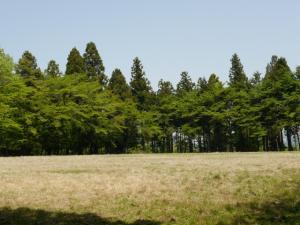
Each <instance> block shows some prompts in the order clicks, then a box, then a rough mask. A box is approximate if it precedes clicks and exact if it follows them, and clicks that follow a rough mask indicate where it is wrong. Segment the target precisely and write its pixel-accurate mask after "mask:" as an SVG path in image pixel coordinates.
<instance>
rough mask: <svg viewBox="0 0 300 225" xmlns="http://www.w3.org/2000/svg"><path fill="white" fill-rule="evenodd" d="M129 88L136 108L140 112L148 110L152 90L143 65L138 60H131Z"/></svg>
mask: <svg viewBox="0 0 300 225" xmlns="http://www.w3.org/2000/svg"><path fill="white" fill-rule="evenodd" d="M130 87H131V91H132V95H133V97H134V98H135V100H136V102H137V106H138V108H139V109H141V110H147V109H149V106H150V105H149V104H150V103H151V101H152V99H153V94H152V88H151V86H150V82H149V80H148V79H147V78H146V74H145V71H144V68H143V65H142V63H141V61H140V60H139V58H135V59H134V60H133V65H132V67H131V81H130Z"/></svg>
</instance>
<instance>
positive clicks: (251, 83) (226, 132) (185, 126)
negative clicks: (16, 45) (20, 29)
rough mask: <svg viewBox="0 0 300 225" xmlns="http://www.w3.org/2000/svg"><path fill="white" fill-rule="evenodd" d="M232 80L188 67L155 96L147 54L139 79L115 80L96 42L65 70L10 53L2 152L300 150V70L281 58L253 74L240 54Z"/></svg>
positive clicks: (2, 101) (3, 77)
mask: <svg viewBox="0 0 300 225" xmlns="http://www.w3.org/2000/svg"><path fill="white" fill-rule="evenodd" d="M228 75H229V77H228V82H226V83H224V82H221V81H220V79H219V78H218V76H217V75H216V74H211V75H210V76H209V78H208V79H206V78H205V77H200V78H199V79H198V81H193V80H192V79H191V77H190V76H189V74H188V72H186V71H184V72H182V73H181V74H180V81H179V82H178V83H177V85H176V86H175V85H174V86H173V84H172V83H171V82H170V81H165V80H162V79H161V80H160V81H159V83H158V88H157V91H154V89H153V88H152V86H151V84H150V82H149V80H148V79H147V76H146V72H145V71H144V69H143V65H142V62H141V60H140V59H139V58H135V59H133V64H132V67H131V79H130V81H129V82H127V81H126V79H125V77H124V75H123V73H122V71H121V70H120V69H115V70H114V71H113V72H112V74H111V75H107V74H106V73H105V67H104V63H103V61H102V58H101V56H100V54H99V52H98V50H97V47H96V45H95V43H93V42H90V43H88V44H87V45H86V49H85V52H84V53H83V54H81V53H80V52H79V51H78V50H77V49H76V48H75V47H74V48H73V49H72V50H71V51H70V53H69V55H68V57H67V64H66V71H65V72H64V73H62V72H61V70H60V68H59V65H58V64H57V63H56V61H55V60H51V61H50V62H49V63H48V67H47V68H46V69H45V71H42V69H41V68H40V67H39V66H38V64H37V59H36V58H35V56H34V55H33V54H32V53H31V52H29V51H25V52H24V53H23V55H22V56H21V58H20V59H19V60H18V61H17V62H16V63H14V60H13V59H12V58H11V57H10V56H9V55H8V54H7V53H6V52H5V51H4V50H3V49H1V50H0V155H3V156H17V155H68V154H79V155H80V154H111V153H137V152H145V153H147V152H149V153H150V152H152V153H167V152H176V153H183V152H231V151H240V152H246V151H247V152H248V151H286V150H289V151H293V150H294V151H295V150H299V148H300V140H299V128H300V67H297V68H296V69H291V68H290V67H289V66H288V63H287V61H286V59H285V58H282V57H279V56H272V57H271V60H270V63H268V64H267V65H266V71H264V72H263V73H260V72H255V73H254V74H253V75H251V76H249V77H248V76H247V75H246V74H245V72H244V69H243V65H242V62H241V60H240V58H239V56H238V55H237V54H234V55H233V56H232V58H231V68H230V69H229V74H228ZM174 76H175V75H174Z"/></svg>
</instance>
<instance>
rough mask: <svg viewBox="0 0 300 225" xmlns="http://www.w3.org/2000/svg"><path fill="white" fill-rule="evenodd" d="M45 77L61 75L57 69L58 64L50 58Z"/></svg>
mask: <svg viewBox="0 0 300 225" xmlns="http://www.w3.org/2000/svg"><path fill="white" fill-rule="evenodd" d="M45 75H46V77H48V78H49V77H58V76H60V75H61V72H60V70H59V65H58V64H57V63H56V62H55V60H50V61H49V63H48V66H47V69H46V70H45Z"/></svg>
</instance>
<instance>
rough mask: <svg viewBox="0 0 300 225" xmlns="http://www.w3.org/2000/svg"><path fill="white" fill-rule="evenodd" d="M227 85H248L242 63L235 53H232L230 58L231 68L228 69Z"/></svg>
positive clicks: (238, 86)
mask: <svg viewBox="0 0 300 225" xmlns="http://www.w3.org/2000/svg"><path fill="white" fill-rule="evenodd" d="M229 85H230V86H233V87H235V88H238V89H240V88H246V87H247V85H248V79H247V76H246V74H245V72H244V68H243V65H242V63H241V61H240V58H239V57H238V55H237V54H234V55H233V56H232V58H231V68H230V71H229Z"/></svg>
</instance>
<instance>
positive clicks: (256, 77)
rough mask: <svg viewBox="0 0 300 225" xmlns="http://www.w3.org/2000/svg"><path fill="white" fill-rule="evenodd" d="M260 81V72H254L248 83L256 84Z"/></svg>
mask: <svg viewBox="0 0 300 225" xmlns="http://www.w3.org/2000/svg"><path fill="white" fill-rule="evenodd" d="M260 82H261V73H260V72H258V71H257V72H255V73H254V74H253V76H252V78H251V79H250V84H251V85H252V86H256V85H258V84H259V83H260Z"/></svg>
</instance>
